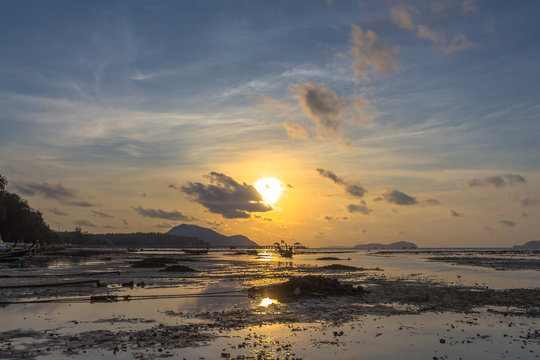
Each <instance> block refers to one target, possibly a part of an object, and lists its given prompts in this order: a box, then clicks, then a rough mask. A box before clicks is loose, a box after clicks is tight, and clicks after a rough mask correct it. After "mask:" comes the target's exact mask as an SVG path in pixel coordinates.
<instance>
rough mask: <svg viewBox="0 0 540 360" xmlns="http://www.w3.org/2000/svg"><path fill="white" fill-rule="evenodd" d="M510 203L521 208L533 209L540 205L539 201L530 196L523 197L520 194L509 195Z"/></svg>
mask: <svg viewBox="0 0 540 360" xmlns="http://www.w3.org/2000/svg"><path fill="white" fill-rule="evenodd" d="M508 197H509V199H510V201H512V202H514V203H516V204H518V205H519V206H521V207H534V206H538V205H540V199H539V198H537V197H532V196H524V195H521V194H510V195H509V196H508Z"/></svg>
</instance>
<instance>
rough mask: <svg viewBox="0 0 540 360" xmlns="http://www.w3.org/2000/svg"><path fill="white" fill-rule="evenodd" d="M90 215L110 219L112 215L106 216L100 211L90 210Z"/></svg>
mask: <svg viewBox="0 0 540 360" xmlns="http://www.w3.org/2000/svg"><path fill="white" fill-rule="evenodd" d="M92 214H94V215H96V216H99V217H102V218H112V217H113V216H112V215H109V214H106V213H104V212H101V211H95V210H92Z"/></svg>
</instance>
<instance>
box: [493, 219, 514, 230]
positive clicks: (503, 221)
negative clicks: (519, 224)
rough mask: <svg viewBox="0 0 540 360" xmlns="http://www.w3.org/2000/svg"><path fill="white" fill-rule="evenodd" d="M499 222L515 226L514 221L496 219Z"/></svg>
mask: <svg viewBox="0 0 540 360" xmlns="http://www.w3.org/2000/svg"><path fill="white" fill-rule="evenodd" d="M497 222H498V223H499V224H501V225H504V226H507V227H512V228H513V227H516V223H515V222H513V221H510V220H499V221H497Z"/></svg>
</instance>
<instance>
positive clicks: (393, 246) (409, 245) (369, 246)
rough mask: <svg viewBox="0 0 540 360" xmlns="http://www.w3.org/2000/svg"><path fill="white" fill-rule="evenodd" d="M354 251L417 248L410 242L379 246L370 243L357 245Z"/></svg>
mask: <svg viewBox="0 0 540 360" xmlns="http://www.w3.org/2000/svg"><path fill="white" fill-rule="evenodd" d="M354 249H359V250H370V249H383V250H398V249H418V246H416V244H414V243H412V242H407V241H398V242H395V243H391V244H379V243H370V244H358V245H356V246H355V247H354Z"/></svg>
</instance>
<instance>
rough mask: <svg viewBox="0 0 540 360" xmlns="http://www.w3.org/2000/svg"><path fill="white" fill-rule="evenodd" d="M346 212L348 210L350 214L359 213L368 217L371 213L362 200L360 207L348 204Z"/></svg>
mask: <svg viewBox="0 0 540 360" xmlns="http://www.w3.org/2000/svg"><path fill="white" fill-rule="evenodd" d="M347 210H349V212H350V213H356V212H357V213H360V214H362V215H369V213H371V209H369V208H368V207H367V205H366V202H365V201H363V200H362V203H361V204H360V205H355V204H349V206H347Z"/></svg>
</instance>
